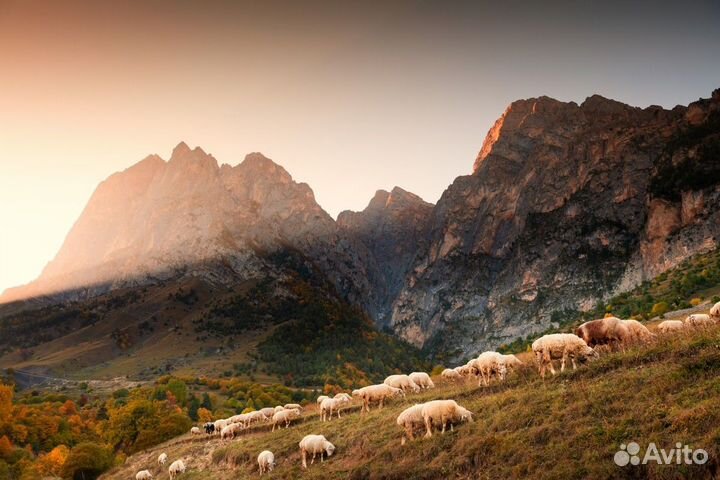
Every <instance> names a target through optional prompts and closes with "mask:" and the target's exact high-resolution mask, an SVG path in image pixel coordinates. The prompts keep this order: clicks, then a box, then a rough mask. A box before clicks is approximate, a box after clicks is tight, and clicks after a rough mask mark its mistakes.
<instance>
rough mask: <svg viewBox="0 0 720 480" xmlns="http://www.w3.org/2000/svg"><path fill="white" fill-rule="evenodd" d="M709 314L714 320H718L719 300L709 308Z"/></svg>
mask: <svg viewBox="0 0 720 480" xmlns="http://www.w3.org/2000/svg"><path fill="white" fill-rule="evenodd" d="M710 316H711V317H712V318H713V319H715V320H720V302H717V303H716V304H715V305H713V306H712V308H711V309H710Z"/></svg>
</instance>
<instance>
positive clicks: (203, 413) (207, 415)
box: [197, 407, 213, 423]
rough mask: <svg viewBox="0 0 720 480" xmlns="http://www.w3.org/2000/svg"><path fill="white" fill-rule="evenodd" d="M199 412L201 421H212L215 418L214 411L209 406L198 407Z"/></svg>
mask: <svg viewBox="0 0 720 480" xmlns="http://www.w3.org/2000/svg"><path fill="white" fill-rule="evenodd" d="M197 413H198V420H200V421H201V422H203V423H206V422H212V419H213V415H212V412H211V411H210V410H208V409H207V408H204V407H200V408H198V412H197Z"/></svg>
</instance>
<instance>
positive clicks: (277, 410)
mask: <svg viewBox="0 0 720 480" xmlns="http://www.w3.org/2000/svg"><path fill="white" fill-rule="evenodd" d="M283 410H285V407H282V406H280V405H278V406H277V407H275V413H277V412H282V411H283Z"/></svg>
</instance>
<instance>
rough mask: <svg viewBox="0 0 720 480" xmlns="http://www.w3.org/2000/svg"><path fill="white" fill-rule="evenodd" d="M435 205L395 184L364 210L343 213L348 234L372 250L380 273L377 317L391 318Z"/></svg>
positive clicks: (340, 220) (383, 321)
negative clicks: (394, 302)
mask: <svg viewBox="0 0 720 480" xmlns="http://www.w3.org/2000/svg"><path fill="white" fill-rule="evenodd" d="M432 208H433V205H432V204H430V203H427V202H425V201H423V199H421V198H420V197H418V196H417V195H414V194H412V193H410V192H407V191H405V190H403V189H402V188H400V187H395V188H393V189H392V191H391V192H386V191H385V190H378V191H377V192H376V193H375V196H374V197H373V198H372V200H370V203H369V204H368V206H367V208H365V210H363V211H362V212H351V211H345V212H342V213H340V215H339V216H338V219H337V223H338V225H339V226H340V228H341V230H343V231H345V232H346V233H347V234H348V236H350V237H352V238H355V239H356V240H358V241H359V242H360V243H362V244H363V245H364V246H365V247H366V248H367V249H368V251H369V252H370V255H371V257H372V259H373V262H374V263H375V265H376V266H377V269H378V270H379V272H380V278H379V279H378V280H379V282H376V285H375V289H376V291H377V295H376V299H377V301H378V306H377V315H376V320H377V321H378V323H380V324H382V325H387V324H388V323H389V321H390V315H391V313H392V312H391V307H392V303H393V301H394V300H395V298H396V297H397V295H398V293H399V292H400V290H401V289H402V288H403V287H404V286H405V281H406V277H407V275H408V273H409V271H410V269H411V268H412V266H413V263H414V261H415V257H416V254H417V252H418V250H420V249H422V248H423V247H424V246H425V245H426V243H427V237H428V232H427V226H428V219H429V218H430V214H431V213H432Z"/></svg>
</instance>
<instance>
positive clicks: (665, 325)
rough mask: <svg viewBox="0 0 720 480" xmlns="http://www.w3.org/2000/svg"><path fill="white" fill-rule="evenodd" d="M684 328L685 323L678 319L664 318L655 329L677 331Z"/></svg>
mask: <svg viewBox="0 0 720 480" xmlns="http://www.w3.org/2000/svg"><path fill="white" fill-rule="evenodd" d="M684 328H685V324H684V323H683V322H681V321H680V320H665V321H664V322H661V323H660V325H658V327H657V329H658V331H659V332H660V333H670V332H677V331H680V330H682V329H684Z"/></svg>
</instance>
